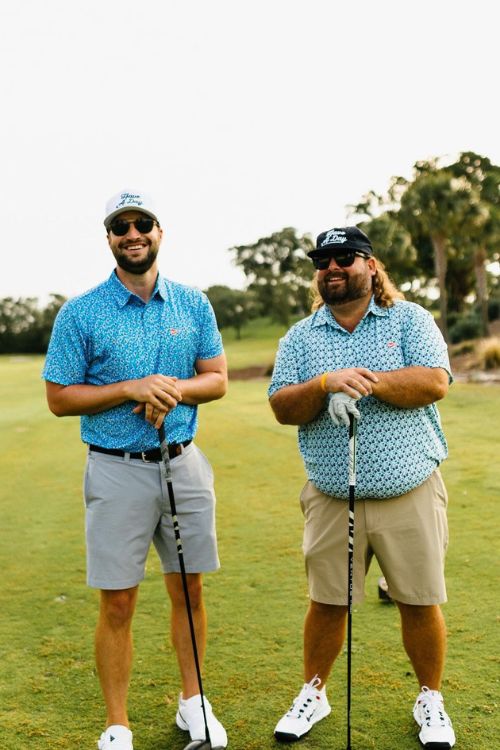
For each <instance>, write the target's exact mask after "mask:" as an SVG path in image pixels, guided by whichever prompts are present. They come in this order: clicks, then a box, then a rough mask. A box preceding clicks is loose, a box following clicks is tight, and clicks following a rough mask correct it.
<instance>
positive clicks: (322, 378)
mask: <svg viewBox="0 0 500 750" xmlns="http://www.w3.org/2000/svg"><path fill="white" fill-rule="evenodd" d="M329 374H330V373H329V372H324V373H323V375H322V376H321V380H320V381H319V384H320V387H321V390H322V391H324V392H325V393H328V390H327V388H326V379H327V377H328V375H329Z"/></svg>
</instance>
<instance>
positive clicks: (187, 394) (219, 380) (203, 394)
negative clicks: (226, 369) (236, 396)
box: [177, 372, 227, 406]
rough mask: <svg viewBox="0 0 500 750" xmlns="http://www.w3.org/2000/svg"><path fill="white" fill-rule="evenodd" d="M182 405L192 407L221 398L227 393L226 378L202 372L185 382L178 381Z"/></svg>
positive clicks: (214, 373)
mask: <svg viewBox="0 0 500 750" xmlns="http://www.w3.org/2000/svg"><path fill="white" fill-rule="evenodd" d="M177 385H178V387H179V390H180V392H181V394H182V401H181V403H182V404H189V405H191V406H194V405H196V404H206V403H207V402H208V401H216V400H217V399H219V398H222V396H224V395H225V394H226V391H227V376H226V375H225V374H223V373H220V372H202V373H199V374H198V375H194V376H193V377H192V378H189V379H187V380H178V381H177Z"/></svg>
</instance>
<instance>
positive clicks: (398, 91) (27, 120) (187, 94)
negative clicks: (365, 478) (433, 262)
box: [0, 0, 500, 300]
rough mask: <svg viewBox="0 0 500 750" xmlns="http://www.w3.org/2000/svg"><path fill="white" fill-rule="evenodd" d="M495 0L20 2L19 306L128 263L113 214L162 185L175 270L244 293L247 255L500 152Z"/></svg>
mask: <svg viewBox="0 0 500 750" xmlns="http://www.w3.org/2000/svg"><path fill="white" fill-rule="evenodd" d="M498 8H499V6H498V3H497V2H491V1H490V0H474V2H469V1H464V0H418V2H417V1H415V0H405V1H402V0H357V2H355V1H354V0H351V1H345V2H344V1H342V0H340V1H336V0H141V2H140V3H138V2H132V1H131V0H85V2H79V1H75V0H44V2H40V1H39V0H16V1H15V2H14V0H10V1H9V0H3V2H2V3H1V5H0V34H1V44H0V64H1V69H2V77H1V82H0V95H1V103H2V115H1V118H0V136H1V137H0V156H1V161H0V165H1V179H0V207H1V209H0V210H1V214H2V235H1V236H2V249H1V252H2V263H1V274H0V297H6V296H15V297H17V296H37V297H39V298H40V299H41V300H45V299H46V297H47V295H48V294H49V293H51V292H57V293H61V294H64V295H67V296H72V295H74V294H77V293H79V292H82V291H84V290H86V289H88V288H89V287H91V286H94V285H95V284H97V283H99V282H100V281H102V280H103V279H104V278H106V277H107V275H108V274H109V273H110V271H111V269H112V268H113V259H112V256H111V253H110V251H109V249H108V246H107V243H106V240H105V234H104V229H103V226H102V219H103V213H104V204H105V202H106V200H107V199H108V198H109V197H110V196H111V195H112V194H114V193H116V192H118V191H119V190H121V189H122V188H125V187H127V188H133V189H137V188H139V189H142V190H146V191H148V192H150V193H151V194H152V195H153V197H154V200H155V203H156V206H157V210H158V213H159V216H160V219H161V221H162V224H163V226H164V229H165V230H166V231H165V236H164V240H163V244H162V249H161V262H160V267H161V271H162V273H164V274H165V275H167V276H169V277H171V278H173V279H176V280H178V281H181V282H183V283H187V284H192V285H194V286H198V287H200V288H206V287H208V286H210V285H211V284H215V283H222V284H228V285H230V286H234V287H237V286H242V285H243V283H244V278H243V276H242V274H241V273H240V272H239V270H238V269H236V268H235V267H234V266H233V265H232V263H231V255H230V253H229V252H228V248H229V247H231V246H233V245H238V244H244V243H248V242H253V241H255V240H256V239H258V238H259V237H262V236H264V235H266V234H268V233H270V232H273V231H276V230H280V229H282V228H283V227H285V226H294V227H296V228H297V229H298V230H299V231H300V232H310V233H311V234H312V235H314V236H315V235H316V234H318V233H319V232H320V231H323V230H324V229H327V228H330V227H331V226H335V225H339V224H343V223H345V219H346V215H345V205H346V204H348V203H352V202H355V201H357V200H358V199H359V198H360V197H361V196H362V195H363V193H365V192H366V191H368V190H369V189H370V188H373V189H376V190H379V191H382V190H384V188H386V187H387V185H388V182H389V179H390V177H391V176H392V175H395V174H404V175H406V176H410V175H411V167H412V165H413V164H414V162H415V161H417V160H418V159H423V158H427V157H430V156H438V155H446V154H450V155H454V154H456V153H458V152H460V151H464V150H473V151H477V152H478V153H480V154H483V155H485V156H489V157H490V158H491V159H492V160H493V161H495V162H496V163H499V162H500V123H499V119H500V118H499V97H498V73H499V71H498V29H499V27H500V24H499V18H500V12H499V10H498Z"/></svg>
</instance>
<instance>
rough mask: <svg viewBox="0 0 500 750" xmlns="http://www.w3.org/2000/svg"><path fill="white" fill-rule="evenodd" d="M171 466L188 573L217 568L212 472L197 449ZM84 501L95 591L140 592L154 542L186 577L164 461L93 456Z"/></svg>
mask: <svg viewBox="0 0 500 750" xmlns="http://www.w3.org/2000/svg"><path fill="white" fill-rule="evenodd" d="M170 465H171V469H172V487H173V490H174V497H175V505H176V510H177V518H178V520H179V527H180V534H181V539H182V548H183V552H184V564H185V567H186V572H188V573H204V572H207V571H211V570H216V569H217V568H218V567H219V558H218V553H217V541H216V534H215V493H214V488H213V473H212V468H211V466H210V464H209V462H208V460H207V458H206V457H205V455H204V454H203V453H202V452H201V451H200V449H199V448H198V447H197V446H196V445H195V444H194V443H190V445H188V446H187V447H186V448H184V449H183V452H182V453H181V454H180V455H179V456H176V457H175V458H172V459H170ZM84 500H85V507H86V513H85V525H86V538H87V582H88V584H89V586H92V587H93V588H99V589H112V590H116V589H125V588H131V587H132V586H136V585H137V584H138V583H140V581H142V580H143V578H144V574H145V566H146V558H147V555H148V551H149V548H150V546H151V542H153V544H154V546H155V547H156V551H157V552H158V555H159V557H160V560H161V563H162V569H163V572H164V573H178V572H179V571H180V567H179V559H178V554H177V546H176V542H175V538H174V530H173V525H172V515H171V513H170V502H169V497H168V488H167V484H166V481H165V478H164V474H163V465H162V463H145V462H144V461H142V460H141V459H130V458H127V457H124V458H121V457H119V456H110V455H106V454H103V453H94V452H89V454H88V458H87V467H86V471H85V479H84Z"/></svg>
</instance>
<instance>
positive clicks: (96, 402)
mask: <svg viewBox="0 0 500 750" xmlns="http://www.w3.org/2000/svg"><path fill="white" fill-rule="evenodd" d="M127 385H128V381H123V382H120V383H110V384H109V385H89V384H86V383H79V384H77V385H66V386H63V385H59V384H58V383H47V384H46V387H47V401H48V404H49V408H50V410H51V411H52V412H53V414H55V415H56V416H57V417H75V416H80V415H82V414H99V413H100V412H102V411H106V410H107V409H112V408H113V407H115V406H120V404H123V403H125V401H128V400H129V396H128V395H127V394H128V389H127Z"/></svg>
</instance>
